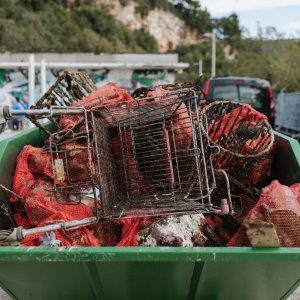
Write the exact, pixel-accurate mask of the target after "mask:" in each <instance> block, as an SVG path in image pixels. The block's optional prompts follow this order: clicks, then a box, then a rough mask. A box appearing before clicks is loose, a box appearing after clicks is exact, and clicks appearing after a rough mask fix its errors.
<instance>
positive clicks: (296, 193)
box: [227, 180, 300, 247]
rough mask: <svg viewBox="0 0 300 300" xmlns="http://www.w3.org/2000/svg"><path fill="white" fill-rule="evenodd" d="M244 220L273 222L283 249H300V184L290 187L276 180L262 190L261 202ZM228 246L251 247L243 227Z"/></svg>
mask: <svg viewBox="0 0 300 300" xmlns="http://www.w3.org/2000/svg"><path fill="white" fill-rule="evenodd" d="M244 220H245V221H253V220H261V221H265V222H271V223H273V224H274V226H275V229H276V232H277V235H278V238H279V241H280V245H281V246H282V247H300V235H299V232H300V184H294V185H292V186H290V187H288V186H285V185H282V184H280V183H279V182H278V181H277V180H274V181H273V182H272V183H271V184H270V185H269V186H267V187H265V188H264V189H263V190H262V194H261V196H260V198H259V201H258V202H257V204H256V205H255V206H254V207H253V208H252V209H251V211H250V212H249V213H248V214H247V216H246V217H245V219H244ZM227 245H228V246H250V243H249V240H248V238H247V235H246V231H245V228H244V227H243V226H242V227H240V228H239V230H238V231H237V232H236V234H234V236H233V237H232V238H231V239H230V241H229V242H228V244H227Z"/></svg>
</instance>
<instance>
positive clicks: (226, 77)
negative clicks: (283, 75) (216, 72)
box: [210, 76, 268, 83]
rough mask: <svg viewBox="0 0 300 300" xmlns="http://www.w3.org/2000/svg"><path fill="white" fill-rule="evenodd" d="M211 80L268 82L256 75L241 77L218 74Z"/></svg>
mask: <svg viewBox="0 0 300 300" xmlns="http://www.w3.org/2000/svg"><path fill="white" fill-rule="evenodd" d="M210 80H214V81H215V80H228V81H229V80H245V81H256V82H260V83H268V80H266V79H262V78H255V77H239V76H223V77H222V76H220V77H219V76H216V77H212V78H210Z"/></svg>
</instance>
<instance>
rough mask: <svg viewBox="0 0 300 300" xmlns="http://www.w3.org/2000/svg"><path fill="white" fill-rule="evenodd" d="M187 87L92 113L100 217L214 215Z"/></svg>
mask: <svg viewBox="0 0 300 300" xmlns="http://www.w3.org/2000/svg"><path fill="white" fill-rule="evenodd" d="M192 106H193V107H197V97H196V95H195V92H194V91H193V90H190V89H182V90H177V91H173V92H167V91H165V92H164V93H156V94H155V93H154V95H152V96H150V97H145V98H136V99H134V100H132V101H127V102H124V103H118V104H113V105H106V106H100V107H98V108H97V109H96V110H94V111H92V112H91V114H92V123H93V132H94V137H95V138H94V139H95V142H96V155H97V162H98V164H99V166H98V169H99V170H100V173H99V189H100V193H101V205H102V209H103V215H104V217H107V218H126V217H143V216H159V215H166V214H180V213H186V212H199V211H201V212H215V211H216V210H218V208H217V207H215V206H214V205H213V203H212V201H211V193H212V191H213V189H214V188H215V176H214V170H213V167H212V163H211V160H210V157H206V156H205V155H204V145H203V139H202V132H201V130H200V116H199V109H197V110H196V112H193V111H192V109H191V107H192Z"/></svg>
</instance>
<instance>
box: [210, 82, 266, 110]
mask: <svg viewBox="0 0 300 300" xmlns="http://www.w3.org/2000/svg"><path fill="white" fill-rule="evenodd" d="M266 97H267V95H266V88H264V87H257V86H251V85H240V84H226V85H215V86H214V87H213V92H212V99H214V100H233V101H239V102H242V103H247V104H250V105H252V106H253V107H254V108H255V109H261V108H262V107H263V105H264V100H265V99H266Z"/></svg>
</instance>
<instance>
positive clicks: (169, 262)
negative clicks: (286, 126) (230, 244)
mask: <svg viewBox="0 0 300 300" xmlns="http://www.w3.org/2000/svg"><path fill="white" fill-rule="evenodd" d="M42 140H43V136H42V134H41V132H40V131H39V130H38V129H33V130H31V131H28V133H27V134H25V135H20V136H16V137H14V138H11V139H8V140H4V141H2V142H0V183H2V184H4V185H5V186H8V187H11V180H12V176H13V173H14V168H15V160H16V156H17V154H18V153H19V151H20V150H21V149H22V147H23V146H24V145H25V144H28V143H31V144H32V145H39V144H41V142H42ZM276 140H277V145H278V147H277V151H276V156H275V159H274V166H273V174H274V177H276V178H277V179H279V181H280V182H282V183H285V184H291V183H294V182H297V181H298V182H300V146H299V143H298V142H297V141H296V140H293V139H290V138H288V137H286V136H284V135H281V134H276ZM8 196H9V195H8V194H7V193H6V192H4V191H0V201H5V200H6V199H7V197H8ZM0 204H1V202H0ZM0 222H2V223H3V222H5V220H0ZM2 225H3V224H2ZM299 284H300V248H279V249H275V248H274V249H272V248H270V249H269V248H263V249H254V248H225V247H224V248H223V247H220V248H168V247H161V248H159V247H158V248H141V247H133V248H125V247H124V248H123V247H119V248H116V247H98V248H84V247H71V248H58V249H56V248H42V247H29V248H21V247H1V248H0V285H1V287H2V288H3V289H4V290H5V291H6V292H7V293H8V294H9V295H10V296H11V297H12V298H14V299H118V300H119V299H171V300H175V299H251V300H252V299H263V300H267V299H270V300H273V299H286V298H287V297H288V296H289V295H290V294H291V293H292V292H293V291H294V290H295V289H296V288H297V287H298V285H299Z"/></svg>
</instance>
